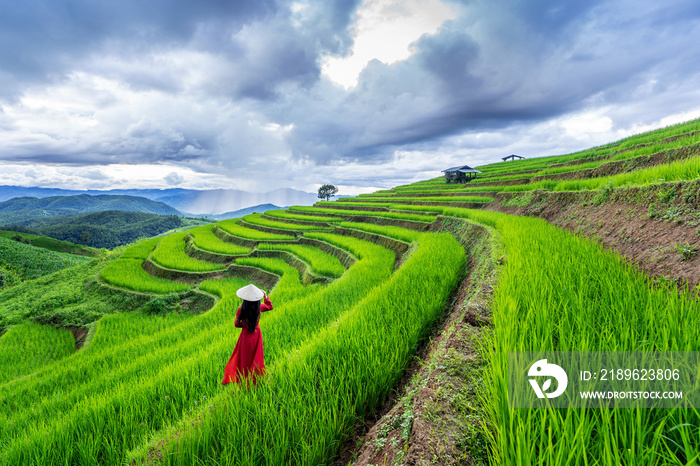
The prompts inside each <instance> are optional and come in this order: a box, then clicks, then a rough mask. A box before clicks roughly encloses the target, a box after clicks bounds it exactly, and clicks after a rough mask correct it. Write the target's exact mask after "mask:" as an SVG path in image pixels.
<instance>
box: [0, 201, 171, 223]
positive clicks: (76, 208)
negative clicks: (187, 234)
mask: <svg viewBox="0 0 700 466" xmlns="http://www.w3.org/2000/svg"><path fill="white" fill-rule="evenodd" d="M104 211H121V212H133V213H148V214H155V215H171V216H179V215H180V212H178V211H177V210H176V209H174V208H172V207H170V206H169V205H167V204H164V203H162V202H156V201H151V200H150V199H146V198H144V197H136V196H116V195H108V194H105V195H99V196H90V195H88V194H81V195H78V196H50V197H44V198H36V197H18V198H14V199H10V200H9V201H5V202H0V216H2V219H3V223H4V224H5V225H23V226H27V227H31V228H38V227H40V226H46V225H54V224H56V223H63V222H64V221H65V219H68V218H70V217H71V216H73V217H76V218H77V217H78V216H81V215H85V214H92V213H95V212H97V213H100V212H104ZM47 217H48V218H47ZM51 217H62V219H58V220H56V219H53V220H52V219H51Z"/></svg>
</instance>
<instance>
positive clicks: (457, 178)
mask: <svg viewBox="0 0 700 466" xmlns="http://www.w3.org/2000/svg"><path fill="white" fill-rule="evenodd" d="M442 172H443V173H444V174H445V180H447V182H448V183H451V182H452V181H454V182H455V183H467V182H469V181H471V180H473V179H474V178H476V175H477V174H479V173H481V172H480V171H479V170H474V169H473V168H472V167H470V166H469V165H464V166H461V167H452V168H447V169H445V170H443V171H442Z"/></svg>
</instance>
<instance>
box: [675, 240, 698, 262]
mask: <svg viewBox="0 0 700 466" xmlns="http://www.w3.org/2000/svg"><path fill="white" fill-rule="evenodd" d="M673 247H674V248H675V249H676V251H677V252H678V254H680V255H681V256H683V260H690V259H692V258H693V257H695V256H696V255H697V253H698V248H697V247H696V246H693V245H691V244H680V243H678V244H675V245H674V246H673Z"/></svg>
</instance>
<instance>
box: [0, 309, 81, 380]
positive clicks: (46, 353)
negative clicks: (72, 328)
mask: <svg viewBox="0 0 700 466" xmlns="http://www.w3.org/2000/svg"><path fill="white" fill-rule="evenodd" d="M74 352H75V341H74V340H73V335H72V334H71V333H70V332H69V331H68V330H65V329H57V328H53V327H48V326H45V325H39V324H34V323H26V324H20V325H15V326H13V327H12V328H10V330H8V331H7V332H6V333H5V334H4V335H3V336H2V337H0V385H2V384H3V383H5V382H7V381H10V380H12V379H15V378H18V377H21V376H23V375H27V374H31V373H32V372H34V371H36V370H37V369H39V368H41V367H43V366H45V365H46V364H48V363H50V362H54V361H59V360H61V359H63V358H65V357H67V356H69V355H71V354H73V353H74Z"/></svg>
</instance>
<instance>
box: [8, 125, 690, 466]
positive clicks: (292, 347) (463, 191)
mask: <svg viewBox="0 0 700 466" xmlns="http://www.w3.org/2000/svg"><path fill="white" fill-rule="evenodd" d="M699 150H700V120H693V121H689V122H687V123H683V124H679V125H675V126H669V127H666V128H661V129H658V130H654V131H650V132H646V133H642V134H638V135H636V136H632V137H629V138H626V139H622V140H619V141H617V142H613V143H610V144H607V145H604V146H598V147H593V148H590V149H588V150H584V151H581V152H576V153H571V154H566V155H559V156H551V157H537V158H526V159H522V160H515V161H507V162H500V161H499V162H498V163H493V164H490V165H484V166H480V167H476V168H477V169H478V170H479V171H480V172H482V174H481V175H479V176H478V177H477V178H476V179H474V180H471V181H470V182H468V183H447V182H446V180H445V178H444V177H437V178H434V179H427V180H424V181H420V182H416V183H412V184H408V185H404V186H396V187H395V188H393V189H388V190H381V191H377V192H374V193H372V194H363V195H358V196H355V197H342V198H339V199H338V200H336V201H321V202H317V203H316V204H315V205H314V206H291V207H289V208H287V209H281V210H271V211H267V212H265V213H263V214H250V215H246V216H243V217H242V218H236V219H230V220H223V221H219V222H216V223H208V224H203V225H200V226H195V227H194V228H190V229H186V230H183V231H176V232H174V233H170V234H167V235H165V236H157V237H153V238H149V239H145V240H141V241H138V242H135V243H132V244H131V245H129V246H127V247H122V248H117V249H114V250H112V251H104V252H103V253H102V254H97V257H93V258H91V259H85V260H83V259H80V260H76V261H75V262H72V263H70V264H67V266H66V267H67V268H62V269H61V270H59V271H56V272H53V273H52V274H49V275H44V276H39V277H34V276H28V277H24V280H23V281H22V283H19V282H17V283H13V285H12V286H8V287H7V288H6V289H4V290H3V291H2V292H0V335H2V336H1V337H0V464H4V465H5V464H6V465H32V464H34V465H42V464H66V465H78V464H79V465H92V464H102V465H121V464H128V465H136V464H193V465H194V464H198V465H199V464H201V465H204V464H211V465H234V464H271V465H277V464H365V465H366V464H387V465H389V464H431V463H432V464H504V465H548V466H552V465H609V464H624V465H669V464H677V465H691V464H699V462H700V411H698V406H694V407H693V406H686V405H683V406H678V407H673V408H668V409H647V408H645V407H639V406H638V407H630V408H615V409H611V408H607V407H587V408H557V407H553V406H549V405H548V406H545V407H539V408H530V409H527V408H513V407H511V406H509V399H508V398H509V388H508V364H509V363H508V356H509V352H513V351H555V352H572V351H573V352H577V351H589V352H595V351H601V352H629V351H645V352H666V351H681V352H694V351H700V337H699V335H700V304H699V301H698V294H697V293H698V284H699V282H700V257H699V256H700V254H698V251H699V250H700V210H699V208H698V205H699V203H700V157H699V156H698V155H699ZM0 239H2V238H0ZM4 241H7V242H10V241H11V240H9V239H7V240H3V243H0V247H5V246H4ZM27 247H29V246H27ZM3 254H4V253H3ZM23 254H28V253H23ZM56 254H58V253H56ZM61 254H65V253H61ZM75 257H79V256H75ZM37 260H39V259H37ZM250 283H253V284H255V285H257V286H258V287H260V288H261V289H263V290H266V291H267V292H268V293H269V295H270V298H271V299H272V301H273V303H275V309H274V311H272V312H269V313H265V314H264V315H263V316H262V319H261V321H260V327H261V329H262V332H263V335H264V345H265V364H266V367H267V374H266V375H265V376H264V377H262V378H261V379H260V380H259V381H258V383H257V385H255V386H249V385H246V384H230V385H226V386H222V385H221V374H222V368H223V364H224V363H225V361H226V360H227V359H228V357H229V355H230V354H231V349H232V345H233V343H235V341H236V337H237V332H239V329H238V328H236V327H235V326H234V317H235V313H236V308H237V307H238V306H239V305H240V303H241V300H240V299H239V298H238V297H236V295H235V291H236V289H238V288H240V287H242V286H245V285H247V284H250ZM695 370H696V371H697V367H696V368H695ZM697 375H698V374H697V373H696V374H695V376H696V377H697ZM696 380H698V379H697V378H696Z"/></svg>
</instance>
